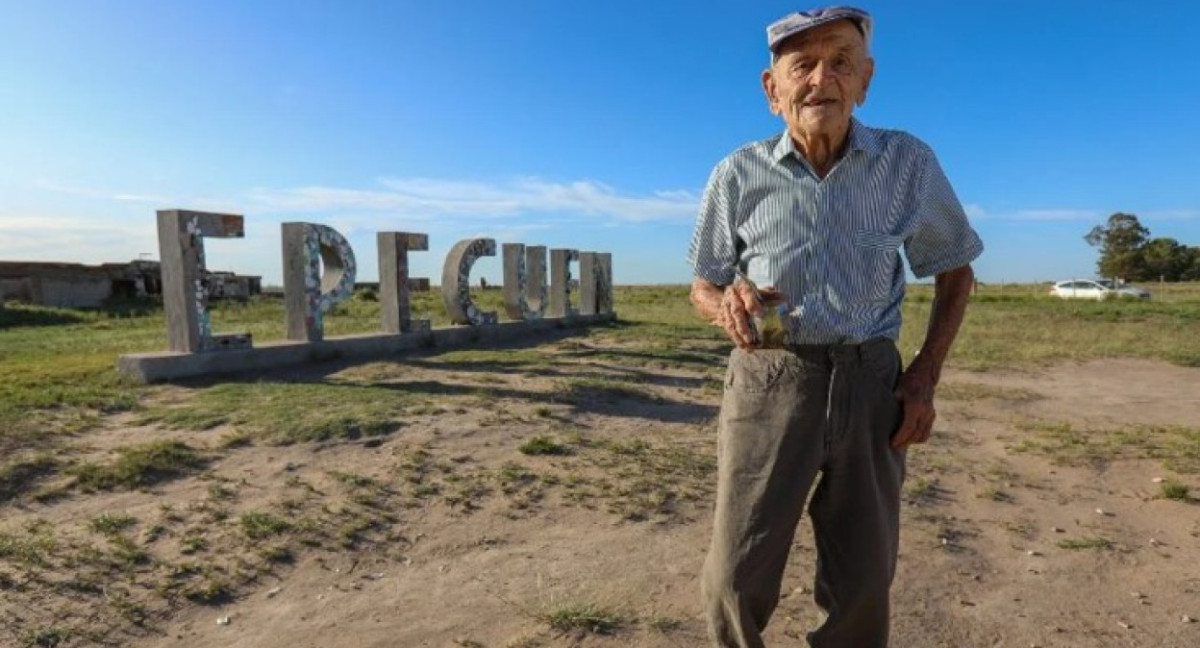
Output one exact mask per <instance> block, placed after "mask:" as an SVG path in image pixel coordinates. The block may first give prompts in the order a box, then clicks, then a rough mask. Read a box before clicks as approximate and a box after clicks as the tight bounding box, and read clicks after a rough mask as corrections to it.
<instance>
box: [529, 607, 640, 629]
mask: <svg viewBox="0 0 1200 648" xmlns="http://www.w3.org/2000/svg"><path fill="white" fill-rule="evenodd" d="M541 619H542V621H543V622H544V623H546V625H548V626H550V627H551V628H553V629H555V630H558V631H559V632H588V633H591V634H598V635H607V634H612V633H613V632H615V631H617V630H619V629H620V628H622V627H623V626H624V625H625V624H626V623H628V619H627V618H626V617H625V616H624V615H622V614H621V613H619V612H617V611H615V610H612V609H610V608H606V607H604V606H601V605H597V604H595V603H589V602H568V603H562V604H559V605H556V606H554V607H552V608H550V609H549V610H546V611H545V612H544V613H542V615H541Z"/></svg>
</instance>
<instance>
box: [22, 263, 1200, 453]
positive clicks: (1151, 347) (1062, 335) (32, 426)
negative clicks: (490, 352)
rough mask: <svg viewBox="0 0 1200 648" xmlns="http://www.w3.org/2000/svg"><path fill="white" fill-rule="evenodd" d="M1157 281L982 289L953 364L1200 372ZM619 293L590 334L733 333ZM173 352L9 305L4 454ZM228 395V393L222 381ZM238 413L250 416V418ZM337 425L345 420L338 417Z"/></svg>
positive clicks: (653, 343)
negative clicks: (1103, 298)
mask: <svg viewBox="0 0 1200 648" xmlns="http://www.w3.org/2000/svg"><path fill="white" fill-rule="evenodd" d="M1152 288H1153V289H1154V291H1155V299H1154V300H1152V301H1149V302H1133V301H1110V302H1100V303H1095V302H1068V301H1060V300H1055V299H1052V298H1050V297H1048V296H1046V294H1045V292H1046V287H1045V286H1042V285H1028V284H1015V285H987V286H981V287H980V289H979V291H978V292H977V293H976V295H975V296H974V297H973V300H972V304H971V307H970V311H969V313H968V318H967V321H966V323H965V325H964V327H963V330H962V332H961V334H960V336H959V339H958V342H957V344H956V347H955V350H954V353H953V356H952V358H951V359H950V363H951V365H952V366H957V367H961V368H967V369H973V370H990V369H1011V368H1019V367H1026V366H1039V365H1047V364H1050V363H1054V362H1060V361H1068V360H1070V361H1083V360H1089V359H1094V358H1110V357H1139V358H1154V359H1160V360H1164V361H1167V362H1170V363H1173V364H1178V365H1184V366H1200V336H1197V335H1196V331H1197V330H1200V284H1180V285H1170V286H1165V287H1159V286H1152ZM436 296H437V295H436V294H435V293H428V294H425V295H421V296H420V297H418V298H417V299H415V300H414V313H417V314H421V316H423V317H428V318H430V319H432V320H433V321H434V325H435V326H444V325H446V318H445V315H444V311H443V309H442V307H441V305H440V303H437V302H436V301H435V297H436ZM476 300H477V302H478V303H480V304H481V305H482V306H483V307H484V308H490V309H497V310H499V309H500V307H499V301H500V291H498V290H489V291H484V292H482V293H477V294H476ZM615 301H616V308H617V311H618V313H619V315H620V318H621V321H620V322H619V323H618V324H616V325H613V326H611V327H601V328H598V329H595V330H594V331H592V332H591V333H590V335H592V336H593V337H599V338H602V339H605V340H611V341H613V342H615V343H619V344H629V343H638V344H641V345H644V346H646V347H647V348H648V349H649V351H648V353H650V354H651V355H655V354H657V355H658V356H661V357H663V358H666V359H670V358H671V357H675V359H681V358H682V359H684V360H686V359H687V355H688V345H689V344H690V343H691V342H694V341H698V342H703V343H705V345H708V346H711V344H713V343H716V344H720V343H722V342H723V341H724V339H723V337H722V335H721V333H720V331H718V330H717V329H716V328H714V327H711V326H708V325H706V324H704V323H703V322H700V321H699V320H698V319H697V318H696V317H695V316H694V315H693V314H692V312H691V309H690V306H689V305H688V301H687V291H686V289H685V288H683V287H680V286H661V287H652V286H645V287H619V288H618V289H617V291H616V299H615ZM931 301H932V289H931V288H930V287H929V286H922V285H916V286H912V287H911V288H910V291H909V298H908V300H907V302H906V305H905V310H904V316H905V323H906V324H905V327H904V330H903V334H902V337H901V346H902V348H903V350H904V354H905V356H906V357H911V355H912V353H913V352H914V351H915V350H916V349H917V347H918V345H919V344H920V340H921V339H922V337H923V334H924V328H925V324H926V321H927V319H928V316H929V311H930V306H931ZM378 318H379V307H378V303H377V302H374V301H371V300H369V299H355V300H353V301H351V302H349V303H347V304H343V305H340V306H339V307H338V308H337V310H336V312H335V313H333V314H332V315H331V316H329V317H328V318H327V324H326V331H327V334H328V335H330V336H337V335H347V334H353V333H367V332H373V331H376V330H378V324H377V322H378ZM213 322H214V328H215V330H217V331H222V332H250V333H252V334H253V335H254V338H255V339H256V340H258V341H268V340H277V339H282V338H283V337H284V316H283V305H282V303H281V302H280V301H278V300H272V299H266V298H263V299H258V300H254V301H251V302H248V303H236V302H230V303H224V304H220V305H218V306H216V307H215V308H214V310H213ZM165 347H166V336H165V332H164V325H163V318H162V314H161V312H159V311H156V310H148V311H144V312H138V311H116V312H84V311H68V310H56V309H45V308H36V307H28V306H21V305H10V306H9V308H7V309H5V310H4V311H2V312H0V454H3V455H6V454H9V453H11V452H12V451H13V450H15V449H16V448H22V447H24V448H29V447H39V446H43V445H47V444H51V443H52V439H53V437H54V436H55V435H57V434H64V433H65V434H71V433H76V432H80V431H82V430H85V429H87V428H88V427H89V426H90V425H93V424H94V423H95V421H96V420H97V417H98V416H100V415H103V414H105V413H112V412H118V411H128V410H133V409H136V408H138V407H139V400H140V399H141V397H142V395H143V394H145V393H146V388H143V387H139V386H137V385H133V384H130V383H128V382H125V381H123V380H121V379H120V378H119V377H118V376H117V375H116V373H115V371H114V370H113V367H114V364H115V362H116V358H117V356H119V355H120V354H122V353H130V352H140V351H157V350H163V349H164V348H165ZM463 353H465V354H466V355H465V356H463V355H461V354H460V355H459V356H450V357H451V358H453V357H460V358H463V359H465V360H467V361H471V362H475V361H478V360H479V359H480V357H482V356H479V355H478V354H476V353H474V352H463ZM512 354H516V355H512ZM520 355H521V352H519V351H505V352H502V353H501V354H500V356H498V360H499V361H500V364H499V365H498V366H497V369H498V370H502V369H503V367H504V359H505V358H510V356H511V357H519V356H520ZM525 355H528V354H525ZM524 359H525V360H527V361H533V360H534V359H531V358H528V357H526V358H524ZM693 360H695V358H693ZM215 389H216V390H217V392H218V394H219V393H220V392H221V388H219V387H218V388H215ZM226 389H227V390H228V389H234V388H233V387H229V388H226ZM236 389H238V390H241V389H242V387H240V386H239V387H237V388H236ZM343 391H344V390H343ZM348 397H349V395H348V394H346V393H340V392H339V388H338V387H337V386H335V385H320V386H311V385H310V386H303V385H290V384H277V385H276V386H275V387H274V388H273V389H272V390H266V389H265V388H264V391H263V393H261V394H259V395H258V396H256V397H255V398H250V399H242V400H241V405H240V406H233V405H231V404H230V403H228V402H224V401H225V400H230V399H222V398H221V397H220V396H214V410H219V411H222V412H224V413H223V414H221V415H220V417H219V418H221V419H222V420H227V419H233V420H236V419H237V417H238V416H240V415H244V416H250V417H253V416H254V414H251V413H252V412H261V411H262V405H263V403H264V402H279V401H287V400H289V399H296V400H304V401H306V402H315V403H321V402H325V401H329V402H345V401H346V400H347V398H348ZM313 399H315V400H313ZM350 400H351V401H352V402H353V403H354V407H353V408H352V409H355V410H361V409H363V408H365V409H366V410H367V412H366V413H365V414H364V416H366V417H368V418H369V419H370V421H369V422H368V423H366V424H365V427H366V429H368V430H369V429H374V427H373V426H378V425H380V423H379V422H378V421H381V420H386V419H387V417H388V416H389V412H385V411H381V412H372V411H371V409H372V408H371V407H370V406H369V403H371V402H374V401H375V400H376V399H374V398H373V396H372V395H371V394H369V393H357V395H355V396H353V397H350ZM239 409H241V410H243V411H244V412H247V413H244V414H239V413H238V410H239ZM325 411H328V410H325ZM198 416H199V417H200V419H201V420H198V421H190V423H191V424H197V425H204V424H208V425H215V424H216V423H217V422H218V421H217V419H216V418H212V417H210V418H209V419H204V415H203V413H200V414H198ZM176 423H180V422H179V421H176ZM342 423H343V424H344V425H348V424H347V423H346V422H344V421H343V422H342ZM333 425H334V426H335V427H336V422H334V423H333ZM321 427H322V424H317V425H316V426H315V428H316V430H315V431H314V432H313V435H314V436H320V435H321V434H322V432H320V428H321Z"/></svg>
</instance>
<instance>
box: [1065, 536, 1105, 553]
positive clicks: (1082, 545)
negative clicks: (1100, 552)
mask: <svg viewBox="0 0 1200 648" xmlns="http://www.w3.org/2000/svg"><path fill="white" fill-rule="evenodd" d="M1058 546H1059V547H1060V548H1062V549H1070V550H1072V551H1080V550H1084V549H1104V550H1106V549H1112V548H1113V546H1114V545H1113V542H1112V540H1109V539H1108V538H1102V537H1100V536H1084V537H1082V538H1069V539H1065V540H1059V541H1058Z"/></svg>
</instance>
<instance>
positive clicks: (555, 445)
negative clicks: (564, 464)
mask: <svg viewBox="0 0 1200 648" xmlns="http://www.w3.org/2000/svg"><path fill="white" fill-rule="evenodd" d="M517 449H518V450H520V451H521V453H522V454H527V455H557V456H562V455H569V454H571V448H570V447H569V446H566V445H563V444H561V443H559V442H557V441H555V440H554V439H551V438H550V437H546V436H535V437H533V438H531V439H529V440H528V441H526V442H525V443H522V444H521V446H520V447H519V448H517Z"/></svg>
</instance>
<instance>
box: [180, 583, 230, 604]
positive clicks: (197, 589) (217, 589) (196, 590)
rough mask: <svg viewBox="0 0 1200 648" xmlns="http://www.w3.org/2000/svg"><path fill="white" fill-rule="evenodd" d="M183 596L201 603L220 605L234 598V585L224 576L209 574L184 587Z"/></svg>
mask: <svg viewBox="0 0 1200 648" xmlns="http://www.w3.org/2000/svg"><path fill="white" fill-rule="evenodd" d="M183 596H184V598H186V599H187V600H189V601H191V602H193V603H199V604H200V605H220V604H222V603H226V602H228V601H230V600H232V599H233V587H232V586H231V585H230V584H229V583H228V581H226V580H225V579H223V578H220V577H215V576H207V577H205V578H203V579H201V580H200V581H198V582H196V583H192V584H189V585H188V586H186V587H184V588H183Z"/></svg>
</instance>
